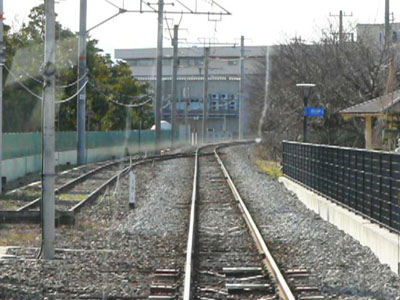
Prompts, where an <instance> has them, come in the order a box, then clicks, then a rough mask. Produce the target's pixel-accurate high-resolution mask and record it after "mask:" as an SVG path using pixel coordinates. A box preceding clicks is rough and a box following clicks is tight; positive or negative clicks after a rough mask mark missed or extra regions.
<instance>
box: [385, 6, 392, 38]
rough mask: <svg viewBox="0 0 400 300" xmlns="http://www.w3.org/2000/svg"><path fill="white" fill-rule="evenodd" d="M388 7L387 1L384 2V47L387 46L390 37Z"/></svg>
mask: <svg viewBox="0 0 400 300" xmlns="http://www.w3.org/2000/svg"><path fill="white" fill-rule="evenodd" d="M390 32H391V30H390V7H389V0H385V45H388V44H389V42H390V39H391V35H390Z"/></svg>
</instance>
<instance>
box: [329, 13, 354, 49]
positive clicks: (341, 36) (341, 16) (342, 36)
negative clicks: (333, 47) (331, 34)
mask: <svg viewBox="0 0 400 300" xmlns="http://www.w3.org/2000/svg"><path fill="white" fill-rule="evenodd" d="M329 16H331V17H339V33H338V35H339V44H342V43H343V41H344V39H345V36H346V34H345V32H344V26H343V19H344V17H352V16H353V13H351V14H350V15H347V14H346V13H344V12H343V11H342V10H341V11H339V14H338V15H332V14H329Z"/></svg>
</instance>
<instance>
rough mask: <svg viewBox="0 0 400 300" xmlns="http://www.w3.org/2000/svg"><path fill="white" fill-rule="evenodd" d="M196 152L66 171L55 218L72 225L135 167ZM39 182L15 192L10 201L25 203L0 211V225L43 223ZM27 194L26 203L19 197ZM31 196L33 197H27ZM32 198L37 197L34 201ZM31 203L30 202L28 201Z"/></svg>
mask: <svg viewBox="0 0 400 300" xmlns="http://www.w3.org/2000/svg"><path fill="white" fill-rule="evenodd" d="M193 155H194V154H193V153H176V154H164V155H158V156H150V157H146V158H136V159H131V158H125V159H121V160H116V161H115V160H114V161H108V162H104V163H100V164H94V165H92V166H85V167H81V168H75V169H72V170H71V171H70V172H63V173H62V174H61V176H59V177H58V178H57V181H56V190H55V194H56V216H57V223H58V224H71V223H73V222H74V214H75V213H77V212H78V211H79V210H80V209H81V208H82V207H83V206H84V205H86V204H87V203H90V202H91V201H93V200H94V199H96V198H97V197H98V196H99V195H100V194H101V193H102V192H103V191H104V190H105V189H107V188H108V187H110V186H111V185H113V184H114V183H115V182H117V180H118V179H119V178H120V177H121V176H124V175H125V174H126V173H127V172H129V170H131V169H132V168H134V167H136V166H138V165H141V164H144V163H151V162H154V161H162V160H168V159H175V158H181V157H190V156H193ZM40 191H41V185H40V183H33V184H29V185H27V186H25V187H23V188H20V189H18V190H15V191H12V192H11V193H10V195H12V196H11V197H10V199H8V201H9V202H13V201H14V202H15V203H18V204H20V203H23V205H20V206H19V207H17V208H16V209H12V210H0V222H3V223H7V222H10V223H15V222H28V223H37V222H40V212H39V208H40V202H41V197H40ZM21 192H22V193H23V195H25V198H24V197H22V198H24V200H25V201H23V200H19V199H20V198H21V197H20V196H18V195H21ZM26 195H29V196H30V197H26ZM31 198H34V199H33V200H32V199H31ZM27 200H28V201H27Z"/></svg>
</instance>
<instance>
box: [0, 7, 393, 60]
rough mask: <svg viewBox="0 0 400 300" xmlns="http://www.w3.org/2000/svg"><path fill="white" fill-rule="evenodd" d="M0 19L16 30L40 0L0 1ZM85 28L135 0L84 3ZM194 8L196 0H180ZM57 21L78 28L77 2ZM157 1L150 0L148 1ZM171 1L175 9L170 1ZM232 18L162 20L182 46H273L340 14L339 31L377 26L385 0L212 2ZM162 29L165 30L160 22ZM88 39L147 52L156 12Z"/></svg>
mask: <svg viewBox="0 0 400 300" xmlns="http://www.w3.org/2000/svg"><path fill="white" fill-rule="evenodd" d="M3 1H4V15H5V18H6V22H7V23H8V24H13V26H14V28H16V29H17V28H18V27H19V26H20V24H21V23H22V22H24V21H26V18H27V16H28V14H29V10H30V9H31V8H32V7H34V6H36V5H38V4H40V3H43V0H3ZM87 1H88V21H87V22H88V25H87V26H88V28H91V27H92V26H94V25H96V24H98V23H100V22H101V21H103V20H105V19H106V18H108V17H110V16H112V15H113V14H115V13H116V12H117V11H118V10H117V8H116V7H114V6H112V5H110V4H109V3H107V1H111V2H113V3H114V4H115V5H117V6H120V7H122V6H123V5H124V7H125V8H127V9H138V8H139V3H140V0H87ZM180 1H181V2H183V3H184V4H185V5H187V6H190V7H194V6H195V2H196V0H180ZM57 2H58V3H57V4H56V12H57V14H58V21H59V22H61V23H62V25H63V26H65V27H68V28H70V29H71V30H73V31H78V28H79V2H80V1H79V0H57ZM152 2H153V3H154V2H157V1H156V0H153V1H152ZM165 2H166V3H168V5H167V6H166V10H172V9H173V10H179V11H180V10H181V7H178V4H177V2H176V0H166V1H165ZM172 2H175V6H172V5H171V3H172ZM197 2H198V3H197V4H198V8H199V9H201V10H203V11H215V10H216V9H217V8H216V7H215V5H214V6H210V4H209V3H210V2H211V0H197ZM217 2H218V3H219V4H221V5H222V6H223V7H224V8H226V9H227V10H229V11H230V12H231V13H232V16H224V17H222V20H221V21H219V22H214V21H209V20H208V17H207V16H192V15H184V16H183V18H182V20H180V19H181V16H180V15H178V16H174V17H173V19H169V18H172V16H171V15H168V16H167V18H168V19H167V21H168V22H169V25H170V26H171V27H172V26H173V24H177V23H179V21H181V24H180V27H181V28H182V30H181V31H180V33H179V34H180V37H181V38H182V40H181V43H182V46H185V45H188V44H186V43H187V42H191V43H194V42H199V39H201V38H213V41H216V42H219V43H238V42H239V39H240V36H241V35H244V36H245V38H246V42H245V43H246V44H247V45H273V44H277V43H280V42H284V41H285V40H288V39H290V38H292V37H294V36H301V38H302V39H305V40H308V41H310V40H312V39H314V38H316V37H317V36H318V35H319V33H320V32H321V29H323V28H327V26H328V24H329V23H332V24H333V25H335V26H337V24H338V18H337V17H330V14H335V15H338V14H339V11H340V10H343V11H344V12H345V13H346V14H348V15H351V14H352V16H351V17H346V18H345V23H344V24H345V27H346V28H350V27H351V26H354V25H355V24H357V23H383V22H384V7H385V0H335V1H328V0H302V1H299V0H246V1H239V0H217ZM391 12H393V14H394V20H395V21H399V22H400V1H393V0H391ZM164 27H165V28H167V26H166V23H165V22H164ZM91 37H92V38H95V39H98V40H99V47H100V48H102V49H103V50H104V51H105V52H106V53H109V54H111V55H112V56H113V54H114V49H127V48H153V47H155V46H156V42H157V14H155V13H148V14H138V13H125V14H123V15H120V16H118V17H116V18H115V19H113V20H111V21H109V22H108V23H106V24H104V25H102V26H100V27H98V28H96V29H94V30H93V31H91ZM164 37H165V39H164V47H167V46H168V47H169V46H170V45H171V42H170V40H169V33H168V31H167V30H165V33H164Z"/></svg>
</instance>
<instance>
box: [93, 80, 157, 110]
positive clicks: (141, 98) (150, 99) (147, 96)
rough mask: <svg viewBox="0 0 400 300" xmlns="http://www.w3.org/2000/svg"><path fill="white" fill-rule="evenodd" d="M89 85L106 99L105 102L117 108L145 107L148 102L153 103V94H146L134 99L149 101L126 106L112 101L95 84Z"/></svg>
mask: <svg viewBox="0 0 400 300" xmlns="http://www.w3.org/2000/svg"><path fill="white" fill-rule="evenodd" d="M89 84H90V85H91V86H92V87H93V88H94V89H95V90H96V91H97V92H99V93H100V94H101V95H102V96H104V97H105V98H106V100H107V101H109V102H111V103H113V104H115V105H118V106H123V107H128V108H136V107H141V106H144V105H146V104H148V103H150V102H152V101H153V98H152V96H153V94H146V95H141V96H136V99H140V100H144V99H146V98H149V99H147V100H146V101H143V102H140V103H135V104H126V103H122V102H119V101H117V100H114V99H112V98H111V97H110V96H108V95H106V94H105V93H104V92H103V91H102V90H100V89H99V88H98V87H97V86H96V85H95V84H93V83H89Z"/></svg>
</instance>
